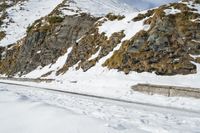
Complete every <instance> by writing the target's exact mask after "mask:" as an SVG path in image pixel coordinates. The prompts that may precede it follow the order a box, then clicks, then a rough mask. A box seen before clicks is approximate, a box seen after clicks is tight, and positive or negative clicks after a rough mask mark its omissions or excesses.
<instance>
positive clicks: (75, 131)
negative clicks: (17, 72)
mask: <svg viewBox="0 0 200 133" xmlns="http://www.w3.org/2000/svg"><path fill="white" fill-rule="evenodd" d="M194 102H195V101H194ZM196 104H197V105H198V104H199V101H197V102H196ZM0 108H1V110H0V125H1V126H0V132H2V133H12V132H15V133H27V132H28V133H44V132H48V133H55V132H59V133H66V132H67V133H79V132H80V133H94V132H95V133H180V132H184V133H192V132H197V133H198V132H199V131H200V115H199V114H198V113H192V112H191V113H190V112H184V111H182V110H180V111H178V110H171V109H166V108H155V107H148V106H141V105H134V104H133V105H132V104H126V103H119V102H114V101H108V100H100V99H95V98H88V97H82V96H75V95H68V94H64V93H59V92H51V91H45V90H42V89H38V88H31V87H19V86H15V85H4V84H0Z"/></svg>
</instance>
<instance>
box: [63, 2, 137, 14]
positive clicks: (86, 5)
mask: <svg viewBox="0 0 200 133" xmlns="http://www.w3.org/2000/svg"><path fill="white" fill-rule="evenodd" d="M66 5H68V7H67V8H68V9H70V10H74V12H75V13H77V12H84V13H89V14H91V15H94V16H103V15H106V14H108V13H114V14H125V13H128V12H135V11H137V9H135V8H134V6H131V5H128V4H126V3H124V2H123V1H121V0H107V1H105V0H69V1H66ZM66 15H69V13H68V14H66Z"/></svg>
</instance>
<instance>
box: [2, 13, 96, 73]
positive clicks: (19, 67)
mask: <svg viewBox="0 0 200 133" xmlns="http://www.w3.org/2000/svg"><path fill="white" fill-rule="evenodd" d="M49 17H51V16H48V18H46V19H49ZM43 19H44V18H43ZM96 20H97V18H93V17H91V16H89V15H87V14H82V15H81V16H65V17H64V18H63V19H62V21H53V23H51V24H50V25H40V24H38V23H37V22H36V23H35V25H37V26H33V27H32V28H30V29H29V31H28V33H27V36H26V37H25V38H24V40H23V41H22V42H20V43H18V44H15V45H13V46H11V48H7V49H6V52H5V55H4V56H5V57H4V58H2V59H1V62H0V64H1V65H0V72H1V73H6V74H7V75H14V74H16V73H18V72H20V75H22V74H26V73H28V72H30V71H32V70H34V69H36V68H37V67H38V66H46V65H48V64H51V63H55V61H56V60H57V58H58V57H60V56H61V55H63V54H64V53H65V52H66V51H67V49H68V48H69V47H71V46H73V45H75V44H76V40H78V39H79V38H81V36H83V35H84V34H85V33H86V32H88V31H89V29H90V28H91V25H93V24H94V22H95V21H96ZM38 22H41V21H38ZM5 69H7V70H9V71H5Z"/></svg>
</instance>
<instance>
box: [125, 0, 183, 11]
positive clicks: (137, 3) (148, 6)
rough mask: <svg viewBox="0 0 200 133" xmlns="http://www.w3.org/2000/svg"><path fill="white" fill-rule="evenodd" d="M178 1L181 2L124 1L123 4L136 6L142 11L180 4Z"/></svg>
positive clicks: (159, 0)
mask: <svg viewBox="0 0 200 133" xmlns="http://www.w3.org/2000/svg"><path fill="white" fill-rule="evenodd" d="M178 1H180V0H123V2H125V3H127V4H129V5H132V6H134V7H135V8H137V9H138V10H140V11H142V10H145V9H146V10H147V9H151V8H155V7H159V6H161V5H164V4H167V3H173V2H178Z"/></svg>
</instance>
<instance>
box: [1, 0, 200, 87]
mask: <svg viewBox="0 0 200 133" xmlns="http://www.w3.org/2000/svg"><path fill="white" fill-rule="evenodd" d="M64 2H65V1H64ZM74 2H76V3H74ZM82 2H83V1H78V0H77V1H73V2H72V1H70V2H69V3H68V2H65V3H64V6H63V5H62V6H61V7H59V8H58V9H57V10H58V12H57V10H54V12H55V14H54V13H53V14H51V15H49V16H48V17H46V18H44V19H42V20H40V21H38V22H37V23H35V24H34V25H33V26H32V27H33V28H32V29H30V32H28V36H27V37H26V38H25V40H24V42H23V43H22V44H20V45H19V44H16V45H14V48H13V49H12V48H10V49H6V50H5V51H4V53H5V54H4V58H3V59H2V60H1V66H0V67H1V69H0V70H1V73H2V74H5V75H6V76H8V75H9V76H16V77H20V76H22V77H24V78H45V79H55V80H56V81H58V82H55V84H57V83H58V84H59V83H60V82H61V83H63V84H65V85H67V86H70V87H71V88H79V87H80V86H84V85H85V86H86V87H85V88H87V89H88V90H89V88H90V89H92V88H98V89H100V90H101V89H102V88H104V89H105V88H106V89H113V90H120V89H121V88H124V89H126V90H130V86H132V85H135V84H137V83H152V84H163V85H178V86H190V87H199V86H200V83H199V82H198V81H199V62H200V61H199V60H200V59H199V48H200V44H199V41H200V40H199V30H198V28H199V25H198V18H199V16H200V15H199V14H200V12H199V4H198V3H193V2H184V3H183V2H180V3H174V4H170V5H169V4H168V5H164V6H162V7H159V8H157V9H153V10H146V11H142V12H134V13H126V14H124V16H123V15H113V14H108V15H106V16H104V17H102V18H100V19H99V20H98V21H97V20H96V19H95V18H94V16H90V15H85V14H81V12H89V13H90V14H93V15H95V14H96V13H97V12H95V11H96V10H94V9H98V6H99V5H101V4H103V3H102V1H100V3H95V2H94V1H90V2H91V3H88V4H90V5H91V6H92V4H95V5H97V6H96V7H95V6H92V7H94V9H93V8H89V7H88V5H84V4H85V3H82ZM110 2H111V3H112V2H114V1H110ZM70 4H71V6H69V5H70ZM109 4H110V3H108V5H109ZM73 5H74V6H73ZM81 5H82V6H83V7H82V8H81V9H82V10H81V9H79V8H78V6H80V7H81ZM112 5H115V4H112ZM104 7H106V6H105V5H104ZM110 7H112V6H110ZM70 8H71V10H69V9H70ZM60 9H61V11H63V10H66V12H65V13H66V14H65V15H64V16H60V12H59V10H60ZM99 9H100V8H99ZM114 9H115V8H114ZM122 9H123V8H122ZM67 11H71V12H70V14H67V13H69V12H67ZM79 11H80V12H79ZM117 11H118V10H117ZM73 12H75V14H73ZM188 12H189V13H188ZM56 13H57V14H56ZM77 14H78V15H77ZM96 15H97V14H96ZM98 15H100V14H98ZM98 15H97V16H98ZM191 18H193V19H192V20H191ZM49 20H50V21H49ZM52 20H53V21H52ZM88 21H89V22H88ZM189 28H191V29H192V30H191V29H189ZM79 31H81V32H79ZM82 31H84V32H82ZM191 34H193V35H192V36H191ZM71 38H72V40H70V39H71ZM184 39H185V40H184ZM30 40H31V41H30ZM10 53H11V54H10ZM12 53H13V55H12ZM2 64H3V65H2ZM141 72H143V73H141ZM157 74H159V75H160V76H158V75H157ZM189 74H191V75H189ZM161 75H165V76H161ZM166 75H167V76H166ZM169 75H171V76H169ZM172 75H174V76H172ZM71 81H75V82H77V83H76V84H71ZM107 81H111V82H109V83H108V82H107ZM183 81H184V82H183ZM114 83H116V84H114Z"/></svg>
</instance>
